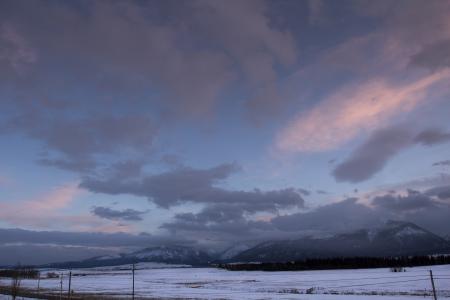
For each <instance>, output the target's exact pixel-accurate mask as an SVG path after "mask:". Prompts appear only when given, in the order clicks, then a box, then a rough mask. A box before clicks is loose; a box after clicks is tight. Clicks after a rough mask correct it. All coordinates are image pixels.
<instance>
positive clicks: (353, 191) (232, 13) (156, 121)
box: [0, 0, 450, 264]
mask: <svg viewBox="0 0 450 300" xmlns="http://www.w3.org/2000/svg"><path fill="white" fill-rule="evenodd" d="M449 15H450V2H449V1H446V0H430V1H415V0H407V1H406V0H405V1H403V0H395V1H394V0H389V1H386V0H379V1H365V0H359V1H353V0H343V1H326V0H308V1H306V0H305V1H301V0H298V1H297V0H284V1H264V0H261V1H259V0H258V1H253V0H247V1H235V0H227V1H222V0H212V1H206V0H205V1H203V0H198V1H197V0H183V1H175V0H167V1H162V0H149V1H106V0H104V1H83V0H81V1H51V0H48V1H39V0H33V1H25V0H18V1H17V0H15V1H12V0H5V1H1V3H0V263H3V264H4V263H8V262H11V261H13V260H20V261H23V262H30V263H36V262H38V263H40V262H48V261H54V260H69V259H79V258H83V257H89V256H92V255H97V254H99V253H106V252H108V253H110V252H117V251H123V250H124V247H128V248H132V247H135V248H139V247H145V246H149V245H161V244H171V243H172V244H180V245H189V246H193V247H206V248H208V249H216V250H217V249H218V250H217V251H219V250H220V249H226V248H227V247H229V246H230V245H233V244H235V243H242V242H257V241H263V240H270V239H285V238H296V237H300V236H303V235H305V234H322V233H330V232H331V233H336V232H348V231H351V230H356V229H359V228H368V227H372V226H377V225H379V224H382V223H383V222H386V221H387V220H391V219H393V220H404V221H410V222H414V223H416V224H418V225H420V226H423V227H424V228H426V229H428V230H430V231H432V232H435V233H437V234H440V235H443V236H445V235H449V234H450V227H449V226H448V225H449V221H448V220H450V122H449V120H450V84H449V83H450V19H449V18H448V16H449ZM30 253H33V256H31V254H30ZM37 253H39V255H38V254H37Z"/></svg>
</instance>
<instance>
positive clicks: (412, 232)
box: [395, 227, 428, 237]
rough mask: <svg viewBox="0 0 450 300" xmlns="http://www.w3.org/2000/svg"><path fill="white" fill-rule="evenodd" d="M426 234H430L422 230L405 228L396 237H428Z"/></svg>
mask: <svg viewBox="0 0 450 300" xmlns="http://www.w3.org/2000/svg"><path fill="white" fill-rule="evenodd" d="M426 234H428V233H427V232H426V231H423V230H421V229H417V228H412V227H405V228H403V229H402V230H400V231H399V232H397V233H396V234H395V235H396V236H397V237H405V236H417V235H426Z"/></svg>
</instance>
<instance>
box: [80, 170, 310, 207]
mask: <svg viewBox="0 0 450 300" xmlns="http://www.w3.org/2000/svg"><path fill="white" fill-rule="evenodd" d="M239 169H240V168H239V166H238V165H236V164H223V165H219V166H216V167H213V168H210V169H204V170H200V169H192V168H188V167H183V168H178V169H175V170H172V171H168V172H165V173H161V174H157V175H147V176H142V179H140V180H124V179H123V178H110V179H109V180H105V181H102V180H97V179H94V178H85V179H84V180H83V181H82V183H81V185H80V186H81V187H83V188H85V189H88V190H90V191H91V192H96V193H106V194H112V195H116V194H131V195H135V196H142V197H147V198H148V199H149V200H150V201H152V202H154V203H156V204H157V205H159V206H161V207H165V208H169V207H171V206H174V205H178V204H182V203H186V202H194V203H205V204H221V203H222V204H224V203H225V204H228V205H232V206H233V205H234V206H235V207H239V209H241V210H242V211H246V212H248V213H255V212H257V211H271V212H276V211H278V210H279V209H280V208H286V207H303V205H304V200H303V198H302V197H301V196H300V194H299V192H298V191H297V190H296V189H294V188H287V189H281V190H274V191H261V190H258V189H254V190H251V191H232V190H226V189H223V188H220V187H217V184H218V183H220V182H221V181H222V180H224V179H226V178H228V177H229V176H231V175H232V174H233V173H235V172H236V171H238V170H239Z"/></svg>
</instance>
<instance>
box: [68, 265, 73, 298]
mask: <svg viewBox="0 0 450 300" xmlns="http://www.w3.org/2000/svg"><path fill="white" fill-rule="evenodd" d="M71 285H72V271H70V272H69V290H68V291H67V296H68V298H69V300H70V299H71V298H72V291H71V290H70V289H71Z"/></svg>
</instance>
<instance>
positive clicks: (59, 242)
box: [0, 229, 196, 265]
mask: <svg viewBox="0 0 450 300" xmlns="http://www.w3.org/2000/svg"><path fill="white" fill-rule="evenodd" d="M0 236H1V241H0V265H10V264H16V263H18V262H21V263H22V264H44V263H50V262H63V261H73V260H81V259H86V258H90V257H93V256H98V255H107V254H117V253H119V252H128V251H133V250H136V249H141V248H144V247H149V246H152V245H153V246H155V245H161V244H177V245H195V244H196V241H193V240H188V239H186V238H185V237H182V236H178V237H176V239H175V238H173V237H171V236H168V235H159V236H158V235H150V234H146V233H142V234H136V235H134V234H128V233H111V234H110V233H95V232H63V231H31V230H23V229H0Z"/></svg>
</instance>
